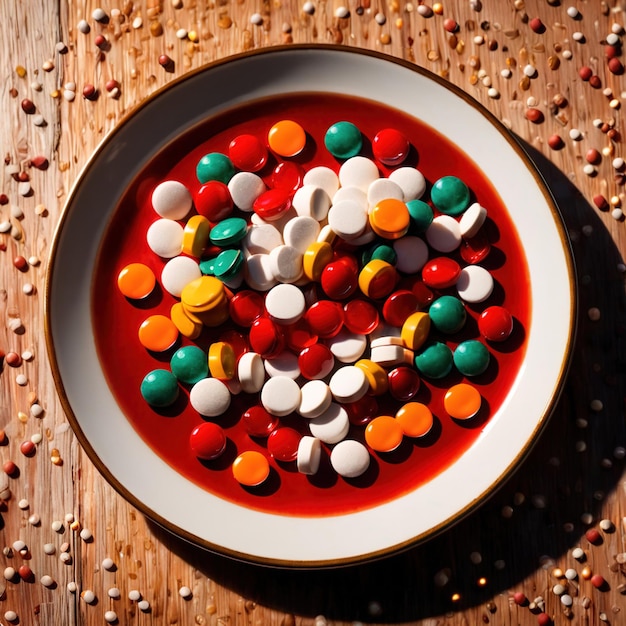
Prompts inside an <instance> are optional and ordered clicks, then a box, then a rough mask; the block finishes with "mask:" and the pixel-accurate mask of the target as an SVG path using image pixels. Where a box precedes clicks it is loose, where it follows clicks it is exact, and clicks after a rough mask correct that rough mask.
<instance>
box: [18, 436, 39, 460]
mask: <svg viewBox="0 0 626 626" xmlns="http://www.w3.org/2000/svg"><path fill="white" fill-rule="evenodd" d="M35 449H36V448H35V444H34V443H33V442H32V441H30V440H29V439H27V440H26V441H23V442H22V443H21V444H20V452H21V453H22V454H23V455H24V456H33V454H35Z"/></svg>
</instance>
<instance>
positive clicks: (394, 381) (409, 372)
mask: <svg viewBox="0 0 626 626" xmlns="http://www.w3.org/2000/svg"><path fill="white" fill-rule="evenodd" d="M387 378H388V380H389V392H390V393H391V395H392V396H393V397H394V398H395V399H396V400H400V401H401V402H408V401H409V400H411V399H412V398H414V397H415V394H416V393H417V392H418V391H419V388H420V383H421V381H420V377H419V374H418V373H417V370H415V369H413V368H412V367H407V366H401V367H396V368H395V369H393V370H391V371H390V372H389V374H388V375H387Z"/></svg>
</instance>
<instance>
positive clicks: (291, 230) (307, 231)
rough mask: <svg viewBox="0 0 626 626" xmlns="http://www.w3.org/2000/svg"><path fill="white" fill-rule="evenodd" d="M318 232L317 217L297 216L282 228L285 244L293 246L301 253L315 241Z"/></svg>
mask: <svg viewBox="0 0 626 626" xmlns="http://www.w3.org/2000/svg"><path fill="white" fill-rule="evenodd" d="M319 232H320V224H319V221H318V220H317V218H313V217H309V216H302V215H301V216H298V217H294V218H293V219H291V220H289V221H288V222H287V223H286V224H285V227H284V228H283V239H284V241H285V244H286V245H288V246H291V247H292V248H295V249H296V250H298V252H300V253H301V254H304V253H305V251H306V249H307V248H308V247H309V246H310V245H311V244H312V243H314V242H315V241H317V237H318V235H319Z"/></svg>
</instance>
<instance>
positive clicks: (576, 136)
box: [569, 128, 583, 141]
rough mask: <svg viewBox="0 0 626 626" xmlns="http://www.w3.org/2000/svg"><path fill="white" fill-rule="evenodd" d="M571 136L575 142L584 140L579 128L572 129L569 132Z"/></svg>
mask: <svg viewBox="0 0 626 626" xmlns="http://www.w3.org/2000/svg"><path fill="white" fill-rule="evenodd" d="M569 136H570V139H572V140H573V141H580V140H581V139H582V138H583V134H582V133H581V132H580V131H579V130H578V129H577V128H572V129H571V130H570V131H569Z"/></svg>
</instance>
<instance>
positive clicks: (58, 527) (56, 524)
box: [50, 520, 65, 533]
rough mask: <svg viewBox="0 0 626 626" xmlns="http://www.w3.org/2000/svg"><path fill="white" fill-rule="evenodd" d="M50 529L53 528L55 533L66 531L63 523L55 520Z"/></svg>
mask: <svg viewBox="0 0 626 626" xmlns="http://www.w3.org/2000/svg"><path fill="white" fill-rule="evenodd" d="M50 528H52V530H53V531H54V532H55V533H62V532H63V531H64V530H65V527H64V526H63V522H61V521H60V520H54V521H53V522H52V524H50Z"/></svg>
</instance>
